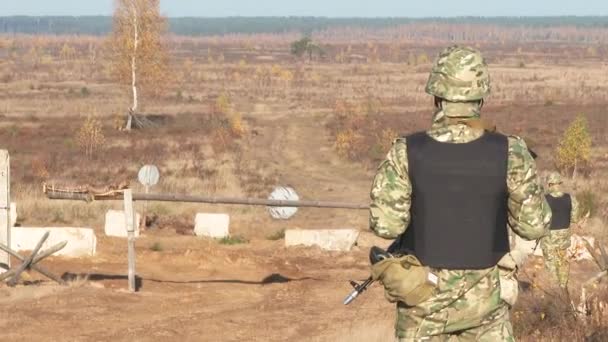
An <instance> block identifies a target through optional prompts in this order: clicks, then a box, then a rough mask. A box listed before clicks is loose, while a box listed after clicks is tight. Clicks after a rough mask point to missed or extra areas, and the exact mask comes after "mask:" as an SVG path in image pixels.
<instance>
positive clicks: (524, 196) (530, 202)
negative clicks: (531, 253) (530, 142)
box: [507, 136, 551, 240]
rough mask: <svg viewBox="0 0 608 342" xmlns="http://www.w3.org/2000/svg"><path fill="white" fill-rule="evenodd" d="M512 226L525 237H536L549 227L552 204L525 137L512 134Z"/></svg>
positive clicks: (509, 182)
mask: <svg viewBox="0 0 608 342" xmlns="http://www.w3.org/2000/svg"><path fill="white" fill-rule="evenodd" d="M507 187H508V189H509V200H508V207H509V226H510V227H511V229H513V231H514V232H515V233H516V234H517V235H519V236H520V237H521V238H523V239H526V240H535V239H538V238H541V237H542V236H544V235H545V234H547V233H548V231H549V225H550V223H551V208H550V207H549V204H548V203H547V200H546V199H545V196H544V191H543V187H542V184H541V180H540V178H539V177H538V174H537V169H536V163H535V162H534V158H532V156H531V155H530V152H529V151H528V147H527V146H526V143H525V142H524V140H523V139H521V138H519V137H515V136H510V137H509V157H508V164H507Z"/></svg>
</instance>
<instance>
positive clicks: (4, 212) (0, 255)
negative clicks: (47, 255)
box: [0, 150, 11, 273]
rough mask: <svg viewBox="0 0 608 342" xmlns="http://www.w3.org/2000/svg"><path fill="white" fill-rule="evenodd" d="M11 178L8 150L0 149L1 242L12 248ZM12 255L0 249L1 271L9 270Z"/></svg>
mask: <svg viewBox="0 0 608 342" xmlns="http://www.w3.org/2000/svg"><path fill="white" fill-rule="evenodd" d="M10 187H11V179H10V158H9V155H8V151H7V150H0V243H2V244H3V245H5V246H7V247H8V248H11V217H10V216H11V191H10ZM10 264H11V258H10V255H9V254H8V253H6V252H2V251H0V273H4V271H6V270H8V268H9V267H10Z"/></svg>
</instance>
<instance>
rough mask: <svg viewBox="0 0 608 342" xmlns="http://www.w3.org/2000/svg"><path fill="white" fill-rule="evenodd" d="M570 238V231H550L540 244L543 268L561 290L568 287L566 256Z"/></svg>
mask: <svg viewBox="0 0 608 342" xmlns="http://www.w3.org/2000/svg"><path fill="white" fill-rule="evenodd" d="M570 236H571V231H570V229H562V230H552V231H551V232H550V233H549V235H547V236H545V237H544V238H542V239H541V242H540V243H541V244H540V245H541V248H542V250H543V256H544V258H545V267H546V268H547V271H549V273H550V274H551V276H552V277H553V278H554V279H555V280H556V281H557V282H558V284H559V286H560V287H562V288H566V287H567V286H568V278H569V274H570V262H569V261H568V255H567V251H568V248H569V247H570Z"/></svg>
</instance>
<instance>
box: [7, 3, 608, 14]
mask: <svg viewBox="0 0 608 342" xmlns="http://www.w3.org/2000/svg"><path fill="white" fill-rule="evenodd" d="M112 4H113V1H112V0H0V15H109V14H111V13H112ZM161 7H162V12H163V14H165V15H168V16H172V17H180V16H199V17H223V16H327V17H352V16H355V17H386V16H393V17H428V16H441V17H445V16H541V15H542V16H544V15H548V16H550V15H608V0H579V1H573V0H567V1H566V0H564V1H557V0H485V1H483V0H427V1H424V0H423V1H420V0H416V1H412V0H375V1H374V0H219V1H218V0H161Z"/></svg>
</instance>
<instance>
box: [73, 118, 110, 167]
mask: <svg viewBox="0 0 608 342" xmlns="http://www.w3.org/2000/svg"><path fill="white" fill-rule="evenodd" d="M76 141H77V142H78V146H80V148H81V149H82V150H83V151H84V153H85V155H86V156H87V157H89V158H92V157H93V154H94V153H95V152H96V151H97V150H98V149H99V148H100V147H101V146H103V144H104V142H105V136H104V134H103V127H102V125H101V122H100V121H99V120H97V119H95V118H94V117H92V116H88V117H87V119H86V120H85V121H84V123H83V124H82V126H81V127H80V130H78V134H77V136H76Z"/></svg>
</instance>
